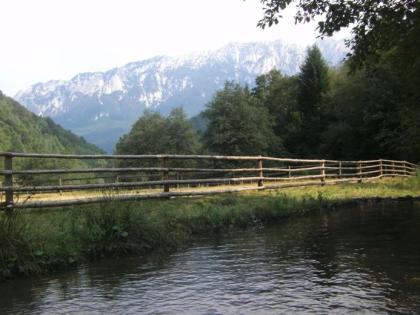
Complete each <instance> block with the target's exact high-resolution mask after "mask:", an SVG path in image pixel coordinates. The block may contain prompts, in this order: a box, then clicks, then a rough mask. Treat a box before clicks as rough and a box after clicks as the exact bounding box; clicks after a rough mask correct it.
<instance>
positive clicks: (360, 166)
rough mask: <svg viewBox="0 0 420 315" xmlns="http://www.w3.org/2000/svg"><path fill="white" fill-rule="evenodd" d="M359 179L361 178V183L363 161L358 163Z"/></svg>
mask: <svg viewBox="0 0 420 315" xmlns="http://www.w3.org/2000/svg"><path fill="white" fill-rule="evenodd" d="M357 177H358V178H359V183H361V182H362V161H358V162H357Z"/></svg>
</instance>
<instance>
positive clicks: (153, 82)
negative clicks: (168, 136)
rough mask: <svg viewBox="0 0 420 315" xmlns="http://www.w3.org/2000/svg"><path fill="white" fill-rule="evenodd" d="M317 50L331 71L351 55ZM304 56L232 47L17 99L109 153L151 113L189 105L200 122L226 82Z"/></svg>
mask: <svg viewBox="0 0 420 315" xmlns="http://www.w3.org/2000/svg"><path fill="white" fill-rule="evenodd" d="M317 45H318V46H319V47H320V49H321V51H322V52H323V54H324V55H325V58H326V60H327V61H328V63H329V64H330V65H336V64H338V63H339V62H340V61H341V60H342V59H343V58H344V56H345V54H346V52H347V51H346V49H345V47H344V43H343V42H341V41H334V40H324V41H318V42H317ZM305 51H306V47H303V46H298V45H295V44H292V45H288V44H287V43H285V42H283V41H281V40H277V41H271V42H268V41H266V42H251V43H230V44H228V45H226V46H224V47H222V48H220V49H217V50H207V51H204V52H194V53H191V54H188V55H185V56H178V57H170V56H163V55H160V56H154V57H151V58H148V59H145V60H140V61H135V62H130V63H127V64H126V65H124V66H122V67H114V68H112V69H110V70H108V71H105V72H85V73H80V74H77V75H75V76H74V77H73V78H72V79H70V80H50V81H48V82H46V83H37V84H34V85H32V86H31V87H29V88H28V89H26V90H23V91H20V92H18V93H17V94H16V96H15V99H17V100H18V101H19V102H21V103H22V104H24V105H25V106H26V107H27V108H28V109H30V110H31V111H33V112H35V113H36V114H37V115H40V116H51V117H52V118H53V119H54V121H56V122H57V123H59V124H61V125H62V126H64V127H66V128H68V129H70V130H72V131H73V132H75V133H76V134H78V135H81V136H83V137H85V138H86V139H87V140H88V141H90V142H92V143H95V144H97V145H98V146H100V147H101V148H103V149H105V150H107V151H108V152H110V151H111V150H112V148H113V146H114V144H115V142H116V141H117V140H118V137H119V136H121V135H122V134H123V133H126V132H127V131H128V130H129V127H130V126H131V124H132V123H133V122H134V121H135V120H136V119H137V118H138V117H139V116H140V115H141V113H142V112H143V110H144V109H145V108H151V109H155V110H158V111H159V112H161V113H163V114H167V113H168V112H169V111H170V110H171V109H172V108H173V107H175V106H182V107H183V108H184V109H185V111H186V112H187V114H188V115H189V116H193V115H196V114H198V113H199V112H200V111H201V110H203V108H204V105H205V104H206V103H207V102H208V101H209V100H210V99H211V97H212V95H213V93H214V92H215V91H216V90H218V89H220V88H222V87H223V84H224V83H225V82H226V81H235V82H238V83H240V84H248V85H253V82H254V80H255V77H256V76H258V75H260V74H263V73H266V72H268V71H269V70H271V69H273V68H276V69H278V70H280V71H281V72H282V73H284V74H286V75H292V74H295V73H296V72H297V71H298V70H299V66H300V64H301V62H302V61H303V59H304V57H305Z"/></svg>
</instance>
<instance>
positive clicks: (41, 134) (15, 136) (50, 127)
mask: <svg viewBox="0 0 420 315" xmlns="http://www.w3.org/2000/svg"><path fill="white" fill-rule="evenodd" d="M0 151H13V152H40V153H80V154H82V153H85V154H95V153H101V152H102V151H101V150H100V149H99V148H97V147H96V146H95V145H93V144H90V143H87V142H86V141H85V140H84V139H82V138H80V137H78V136H76V135H74V134H73V133H71V132H70V131H68V130H65V129H63V128H62V127H60V126H59V125H57V124H56V123H54V122H53V121H52V120H51V119H50V118H42V117H38V116H36V115H35V114H33V113H31V112H30V111H28V110H27V109H26V108H25V107H23V106H22V105H20V104H19V103H17V102H16V101H15V100H13V99H12V98H10V97H7V96H5V95H3V94H2V93H1V92H0Z"/></svg>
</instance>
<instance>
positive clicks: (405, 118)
mask: <svg viewBox="0 0 420 315" xmlns="http://www.w3.org/2000/svg"><path fill="white" fill-rule="evenodd" d="M405 85H406V83H405V82H404V80H403V79H402V78H401V76H400V73H399V72H398V71H396V70H395V69H394V67H392V66H390V65H389V64H378V65H376V66H375V68H372V67H371V68H370V69H369V70H366V69H364V70H360V71H357V72H356V73H354V74H353V75H348V74H347V70H346V68H345V67H344V68H343V69H341V70H339V74H338V75H336V82H335V84H334V86H333V88H332V89H331V91H330V93H329V95H328V98H327V102H326V103H327V106H326V107H327V108H326V111H327V115H328V122H329V124H328V128H327V129H326V130H325V131H324V133H323V135H322V145H321V151H322V152H323V155H324V156H326V157H330V158H338V159H341V158H347V159H370V158H378V157H384V158H392V159H401V160H405V159H406V160H412V161H418V160H420V141H419V139H420V134H419V124H420V117H419V115H420V112H419V110H418V109H417V110H416V109H415V108H413V104H414V103H412V102H411V100H410V99H407V97H406V95H405V94H404V93H401V91H404V90H405Z"/></svg>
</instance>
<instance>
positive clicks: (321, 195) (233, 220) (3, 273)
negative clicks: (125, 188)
mask: <svg viewBox="0 0 420 315" xmlns="http://www.w3.org/2000/svg"><path fill="white" fill-rule="evenodd" d="M407 195H410V196H420V177H419V176H417V177H416V178H411V179H387V180H381V181H378V182H375V183H362V184H357V185H355V184H342V185H337V186H326V187H306V188H293V189H284V190H277V191H274V190H273V191H263V192H261V191H260V192H246V193H238V194H230V195H220V196H215V197H202V198H182V199H181V198H180V199H173V200H165V201H159V200H154V201H151V200H149V201H138V202H116V201H110V202H106V203H102V204H96V205H89V206H81V207H75V208H63V209H55V210H38V211H25V212H15V213H14V214H13V215H10V216H8V215H6V214H5V213H0V277H10V276H13V275H19V274H33V273H40V272H47V271H50V270H56V269H57V268H67V267H71V266H73V265H75V264H79V263H81V262H84V261H88V260H92V259H97V258H101V257H104V256H119V255H127V254H146V253H148V252H150V251H153V250H165V251H167V250H168V251H172V250H174V249H176V248H178V247H179V246H184V245H185V244H187V243H188V241H189V240H191V239H192V238H193V237H194V236H196V235H203V234H211V233H221V232H223V231H226V230H229V229H237V228H247V227H250V226H259V227H260V226H264V225H266V224H271V223H273V222H276V221H279V220H282V219H284V218H285V217H288V216H298V215H304V214H306V213H308V212H310V211H313V210H316V209H320V208H322V207H326V206H330V205H332V204H335V203H336V202H345V201H348V200H351V199H352V198H371V197H401V196H407Z"/></svg>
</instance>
